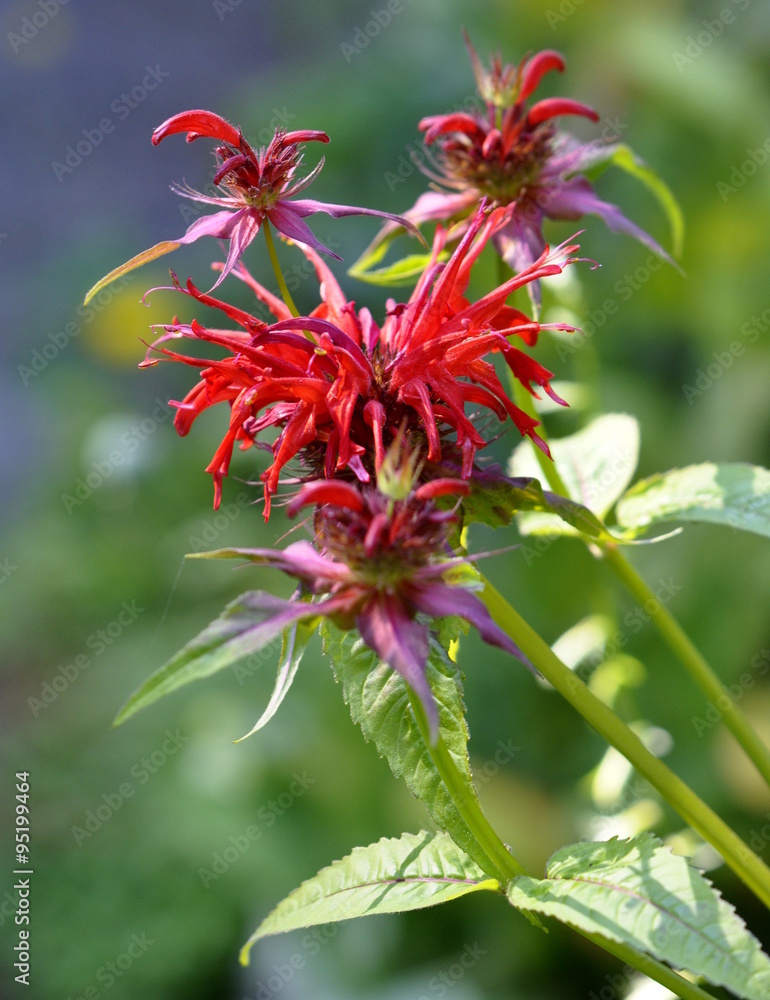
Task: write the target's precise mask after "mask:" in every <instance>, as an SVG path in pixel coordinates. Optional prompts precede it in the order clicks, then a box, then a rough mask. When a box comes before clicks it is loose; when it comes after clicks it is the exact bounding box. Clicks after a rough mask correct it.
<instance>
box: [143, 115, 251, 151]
mask: <svg viewBox="0 0 770 1000" xmlns="http://www.w3.org/2000/svg"><path fill="white" fill-rule="evenodd" d="M177 132H187V133H188V135H187V141H188V142H192V140H193V139H198V138H200V136H205V137H207V138H209V139H221V140H222V142H226V143H229V145H231V146H239V145H240V143H241V131H240V129H237V128H235V127H234V126H233V125H231V124H230V123H229V122H227V121H225V119H224V118H220V116H219V115H215V114H214V112H213V111H202V110H200V109H198V110H195V111H181V112H180V113H179V114H178V115H172V117H171V118H167V119H166V121H164V122H163V124H162V125H159V126H158V127H157V128H156V129H155V131H154V132H153V133H152V144H153V146H157V145H158V143H159V142H161V141H162V140H163V139H165V138H166V136H167V135H175V134H176V133H177Z"/></svg>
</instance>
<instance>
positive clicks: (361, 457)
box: [144, 207, 577, 517]
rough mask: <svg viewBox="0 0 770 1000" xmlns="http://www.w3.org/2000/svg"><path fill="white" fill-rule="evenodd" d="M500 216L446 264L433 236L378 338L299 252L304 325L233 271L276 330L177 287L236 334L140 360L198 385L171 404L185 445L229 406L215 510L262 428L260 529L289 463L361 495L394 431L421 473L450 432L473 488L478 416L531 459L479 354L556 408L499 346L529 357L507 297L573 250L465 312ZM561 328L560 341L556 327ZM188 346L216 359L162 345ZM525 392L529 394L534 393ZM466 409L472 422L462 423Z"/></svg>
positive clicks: (480, 218) (530, 428)
mask: <svg viewBox="0 0 770 1000" xmlns="http://www.w3.org/2000/svg"><path fill="white" fill-rule="evenodd" d="M510 213H511V208H510V207H509V208H498V209H495V210H493V211H491V212H487V211H486V210H485V209H484V208H483V207H482V209H480V210H479V212H478V213H477V214H476V216H475V217H474V218H473V219H472V220H471V221H470V222H469V225H468V228H467V232H466V234H465V236H464V237H463V239H462V241H461V242H460V244H459V246H458V247H457V248H456V249H455V251H454V253H453V254H452V255H451V257H450V258H449V260H448V261H447V262H446V263H445V264H444V263H441V262H440V261H439V256H440V255H441V253H442V251H443V247H444V243H445V240H446V232H445V231H444V230H443V229H441V228H440V227H439V229H438V231H437V234H436V237H435V240H434V246H433V253H432V258H431V262H430V263H429V265H428V267H427V268H426V270H425V272H424V274H423V276H422V278H421V279H420V281H419V282H418V283H417V286H416V288H415V290H414V292H413V294H412V296H411V297H410V299H409V301H408V302H406V303H401V304H398V303H395V302H392V301H391V302H389V303H388V313H387V316H386V318H385V321H384V322H383V324H382V326H381V327H380V326H377V324H376V323H375V321H374V319H373V318H372V316H371V314H370V313H369V312H368V310H366V309H361V310H360V311H356V309H355V306H354V304H353V303H351V302H348V301H347V299H346V298H345V296H344V294H343V292H342V290H341V289H340V287H339V285H338V284H337V281H336V279H335V278H334V276H333V274H332V273H331V271H330V270H329V269H328V267H327V266H326V264H325V263H324V262H323V260H322V259H321V258H320V257H319V256H318V255H317V254H316V253H315V252H314V251H313V250H312V249H311V248H309V247H304V248H303V250H304V253H305V254H306V256H307V257H308V258H309V259H310V261H311V262H312V263H313V265H314V267H315V270H316V273H317V275H318V278H319V280H320V283H321V294H322V302H321V304H320V305H319V307H318V308H317V309H315V310H314V311H313V313H312V314H311V315H310V316H299V317H293V316H291V314H290V313H289V310H288V308H287V307H286V306H285V305H284V304H283V303H282V302H281V301H280V300H278V299H276V297H275V296H274V295H272V294H271V293H270V292H269V291H268V290H267V289H265V288H263V287H262V286H261V285H260V284H258V283H257V282H256V281H255V280H254V279H253V278H252V277H251V276H250V275H249V274H248V273H247V272H246V271H245V269H244V268H243V266H242V265H239V266H238V267H237V268H236V270H235V271H234V273H235V274H236V275H237V276H238V277H239V278H241V279H242V280H243V281H245V282H247V283H248V284H249V285H250V286H251V287H252V289H253V290H254V292H255V293H256V295H257V296H258V298H259V299H260V300H261V301H263V302H265V303H267V305H268V306H269V307H270V308H271V309H272V311H273V313H274V315H275V316H276V318H277V322H276V323H273V324H271V325H267V324H266V323H264V322H262V321H261V320H259V319H257V318H256V317H254V316H252V315H250V314H249V313H246V312H244V311H243V310H241V309H236V308H235V307H232V306H230V305H228V304H227V303H224V302H220V301H218V300H217V299H215V298H213V297H211V296H210V295H208V294H205V293H202V292H200V291H198V289H196V288H195V286H194V285H193V284H192V282H188V284H187V288H186V289H184V290H183V289H181V288H180V286H179V285H177V286H176V287H177V288H178V289H179V290H180V291H182V290H183V291H185V292H186V293H187V294H189V295H190V296H192V297H193V298H195V299H196V300H197V301H199V302H201V303H203V304H206V305H210V306H215V307H218V308H219V309H221V310H222V311H223V312H224V313H225V314H226V315H227V317H228V318H229V319H231V320H232V321H234V322H235V323H236V324H237V325H238V326H239V327H240V329H239V330H220V329H209V328H206V327H203V326H201V325H200V324H199V323H197V322H195V321H193V323H192V324H190V325H187V324H171V325H169V326H167V327H165V333H164V334H163V336H161V337H160V338H159V340H157V341H156V343H155V345H154V347H153V349H151V351H150V353H149V355H148V359H147V361H145V362H144V364H145V365H152V364H155V363H156V361H157V353H160V354H162V355H165V356H166V357H168V358H170V359H171V360H174V361H180V362H183V363H184V364H187V365H191V366H193V367H196V368H199V369H200V372H201V380H200V382H199V383H198V384H197V385H196V386H195V387H194V388H193V389H192V390H191V391H190V392H189V393H188V394H187V396H186V397H185V399H184V400H183V401H181V402H178V403H175V404H174V405H175V406H177V407H178V412H177V415H176V418H175V426H176V428H177V430H178V431H179V433H180V434H186V433H187V432H188V431H189V429H190V427H191V426H192V423H193V421H194V420H195V419H196V417H197V416H198V415H199V414H200V413H201V412H203V410H205V409H207V408H208V407H210V406H213V405H214V404H216V403H220V402H227V403H228V404H229V406H230V422H229V428H228V431H227V434H226V435H225V437H224V439H223V441H222V444H221V445H220V447H219V448H218V449H217V452H216V454H215V455H214V457H213V459H212V461H211V462H210V463H209V465H208V467H207V471H208V472H210V473H211V474H212V475H213V477H214V483H215V506H217V505H218V504H219V498H220V494H221V483H222V478H223V476H225V475H226V474H227V472H228V468H229V464H230V460H231V457H232V452H233V448H234V446H235V444H236V442H240V443H241V445H242V447H248V446H249V445H251V444H255V443H257V439H258V438H259V435H260V434H261V433H262V432H263V431H265V430H267V429H268V428H277V429H278V431H279V433H278V436H277V438H276V439H275V441H274V443H273V444H272V446H271V450H272V454H273V461H272V464H271V465H270V466H269V468H268V469H267V470H266V471H265V472H264V473H263V474H262V479H263V481H264V484H265V487H264V489H265V501H266V508H265V516H266V517H267V516H268V515H269V510H270V498H271V496H272V495H273V494H274V493H275V492H276V491H277V488H278V483H279V478H280V475H281V470H282V469H283V468H284V466H286V464H287V463H288V462H290V461H291V460H292V459H294V458H295V457H297V456H299V457H300V458H302V459H303V460H304V463H305V465H306V466H309V467H310V471H311V473H312V474H314V475H316V476H318V475H321V476H326V477H327V478H331V477H332V476H335V475H337V474H339V473H341V472H343V470H347V474H348V475H350V474H352V475H353V476H355V477H356V478H357V479H358V480H359V481H361V482H364V483H366V482H369V481H370V479H371V477H372V475H373V473H375V472H376V471H377V470H378V469H379V468H380V467H381V465H382V461H383V458H384V455H385V452H386V450H387V448H388V447H389V446H390V444H391V442H392V441H393V440H395V438H396V437H397V436H398V434H399V432H400V430H401V429H402V428H405V431H406V434H407V436H408V438H409V439H410V440H411V441H412V442H413V443H415V445H419V444H420V442H424V443H425V444H426V445H427V447H426V448H425V451H426V452H427V458H428V460H429V461H431V462H437V461H439V460H440V459H441V451H442V438H444V437H445V436H446V435H447V434H451V433H453V434H454V435H455V436H456V441H457V446H458V447H459V449H460V452H461V455H462V459H461V474H462V476H463V477H464V478H467V477H469V476H470V475H471V472H472V469H473V462H474V456H475V454H476V451H477V450H478V449H480V448H483V447H484V446H485V444H486V443H487V442H486V441H485V439H484V438H483V437H482V436H481V434H480V433H479V431H478V430H477V428H476V426H475V425H474V421H473V415H474V412H475V410H477V409H478V408H479V407H483V408H486V409H488V410H491V411H492V413H493V414H494V415H495V416H496V417H497V418H498V419H500V420H505V419H506V417H510V418H511V419H512V420H513V422H514V423H515V425H516V427H517V428H518V429H519V431H520V432H521V433H522V434H525V435H528V436H529V437H531V438H532V439H533V440H534V441H535V442H536V443H537V444H539V445H540V446H541V447H542V448H543V450H545V451H546V452H547V447H546V446H545V444H544V443H543V442H542V441H541V440H540V438H539V437H538V435H537V433H536V431H535V428H536V426H537V421H536V420H534V419H533V418H531V417H529V416H528V415H527V414H526V413H524V412H523V411H522V410H521V409H519V408H518V407H517V406H516V405H515V404H514V403H513V401H512V400H511V399H510V397H509V396H508V393H507V392H506V389H505V388H504V386H503V384H502V382H501V381H500V378H499V376H498V375H497V373H496V371H495V368H494V365H493V364H492V363H491V361H489V360H486V358H487V356H488V355H493V354H495V353H497V354H500V355H502V357H503V359H504V361H505V363H506V364H507V366H508V368H509V369H510V371H511V373H512V374H513V376H514V377H515V378H516V379H518V380H519V381H520V382H521V383H522V384H523V385H524V386H525V387H526V388H527V389H528V390H529V391H530V392H532V393H533V394H534V395H536V394H537V392H536V389H543V390H545V391H546V392H547V393H549V395H551V396H552V397H553V398H554V399H555V400H556V401H557V402H563V400H560V399H559V398H558V397H557V396H556V395H555V394H554V392H553V390H552V389H551V387H550V379H551V372H549V371H548V370H547V369H545V368H543V367H542V366H541V365H539V364H538V363H537V362H536V361H534V360H533V359H532V358H530V357H529V356H528V355H527V354H526V353H525V352H524V351H522V350H521V349H520V348H518V347H515V346H514V345H513V344H512V343H511V339H518V340H520V341H522V342H523V343H524V344H526V345H530V346H532V345H534V344H535V343H536V341H537V336H538V333H539V331H540V330H541V329H546V328H548V325H546V324H541V323H538V322H536V321H534V320H532V319H530V318H529V317H528V316H526V315H525V314H524V313H522V312H519V311H518V310H516V309H513V308H512V307H510V306H508V305H506V299H507V298H508V296H509V295H510V294H511V293H512V292H514V291H515V290H516V289H517V288H520V287H523V286H526V285H527V284H528V283H530V282H532V281H536V280H538V279H540V278H543V277H546V276H548V275H552V274H559V273H561V271H562V269H563V268H564V266H565V265H567V264H569V263H572V262H573V261H574V260H576V259H577V258H574V257H571V256H570V254H571V253H572V252H573V251H574V250H576V249H577V246H575V245H563V246H560V247H557V248H556V249H555V250H553V251H550V250H548V248H546V250H545V252H544V253H543V254H542V255H541V257H540V258H539V259H538V260H537V261H536V262H535V263H534V264H533V265H532V266H531V267H529V268H527V269H526V270H525V271H523V272H522V273H521V274H518V275H516V276H514V277H512V278H510V279H509V280H508V281H506V282H504V283H503V284H502V285H500V286H499V287H498V288H496V289H494V290H493V291H491V292H489V293H488V294H487V295H485V296H484V297H483V298H481V299H479V300H478V301H477V302H474V303H470V302H469V301H468V300H467V299H466V298H465V294H464V293H465V290H466V288H467V285H468V281H469V277H470V272H471V268H472V266H473V263H474V262H475V260H476V259H477V257H478V256H479V254H480V253H481V251H482V249H483V248H484V245H485V244H486V242H487V241H488V240H489V239H490V238H492V237H493V236H494V234H495V233H496V232H497V231H498V230H499V229H500V228H501V227H503V226H506V225H507V224H508V222H509V219H510ZM557 326H558V328H559V329H563V330H572V329H573V328H572V327H570V326H567V325H566V324H557ZM185 338H188V339H193V340H197V341H203V342H207V343H210V344H216V345H219V346H221V347H224V348H225V349H226V350H227V351H228V352H229V355H228V356H227V357H225V358H223V359H221V360H209V359H206V358H199V357H190V356H188V355H185V354H182V353H179V352H177V351H174V350H172V349H171V348H170V347H167V346H165V344H166V343H167V342H168V341H173V340H178V339H185ZM535 387H536V388H535ZM468 407H473V408H474V409H473V410H472V411H471V412H470V413H469V412H467V410H468Z"/></svg>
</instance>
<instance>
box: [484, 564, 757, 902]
mask: <svg viewBox="0 0 770 1000" xmlns="http://www.w3.org/2000/svg"><path fill="white" fill-rule="evenodd" d="M481 579H482V580H483V581H484V589H483V591H482V592H481V593H480V595H479V596H480V597H481V599H482V600H483V601H484V603H485V604H486V606H487V608H488V609H489V613H490V614H491V615H492V617H493V619H494V620H495V621H496V622H497V624H498V625H499V626H500V628H502V629H503V630H504V631H505V632H506V633H507V634H508V635H509V636H510V637H511V639H512V640H513V641H514V642H515V643H516V644H517V646H518V647H519V648H520V649H521V650H522V652H523V653H524V655H525V656H527V657H528V658H529V660H530V661H531V663H532V664H533V666H535V667H537V669H538V670H539V671H540V672H541V673H542V675H543V676H544V677H545V678H546V680H548V681H549V682H550V683H551V684H552V685H553V686H554V687H555V688H556V690H557V691H558V692H559V693H560V694H561V695H562V697H563V698H565V699H566V700H567V701H568V702H569V703H570V705H572V707H573V708H575V709H576V710H577V711H578V712H579V713H580V715H582V716H583V718H584V719H585V720H586V722H588V724H589V725H590V726H592V727H593V728H594V729H595V730H596V732H598V733H599V735H600V736H602V737H604V739H605V740H607V742H608V743H609V744H610V745H611V746H613V747H615V749H616V750H618V751H619V752H620V753H621V754H623V756H624V757H625V758H626V760H627V761H629V763H631V764H632V765H633V766H634V767H635V768H636V770H637V771H638V772H639V774H641V775H642V776H643V777H644V778H646V779H647V781H649V782H650V784H651V785H652V786H653V787H654V788H656V789H657V790H658V792H660V794H661V795H662V796H663V798H664V799H665V800H666V801H667V802H668V803H669V805H670V806H671V807H672V808H673V809H674V810H676V812H678V813H679V815H680V816H681V817H682V819H684V820H685V821H686V822H687V823H689V824H690V826H692V828H693V829H694V830H695V831H696V832H697V833H699V834H700V835H701V836H702V837H703V838H704V840H707V841H708V842H709V843H710V844H711V845H712V847H714V848H715V849H716V850H717V851H718V852H719V854H720V855H721V856H722V858H723V859H724V861H725V863H726V864H727V865H729V867H730V868H732V870H733V871H734V872H735V873H736V875H738V877H739V878H740V879H741V880H742V881H743V882H744V883H745V884H746V885H747V886H748V888H749V889H751V891H752V892H753V893H754V894H755V895H756V896H757V898H758V899H760V900H762V902H763V903H764V904H765V905H766V906H770V869H769V868H768V867H767V866H766V865H765V863H764V862H763V861H761V860H760V858H758V857H757V855H756V854H755V853H754V852H753V851H752V850H751V849H750V848H749V847H748V846H747V845H746V844H745V843H744V842H743V841H742V840H741V838H740V837H738V836H737V834H735V833H734V832H733V831H732V829H731V828H730V827H729V826H728V825H727V824H726V823H725V822H724V821H723V820H722V819H720V818H719V816H717V814H716V813H715V812H714V811H713V810H712V809H710V808H709V807H708V806H707V805H706V803H705V802H703V801H702V799H700V798H699V797H698V796H697V795H696V794H695V792H693V791H692V789H691V788H689V786H688V785H686V784H685V783H684V782H683V781H682V780H681V778H678V777H677V776H676V775H675V774H674V772H673V771H671V770H670V769H669V768H668V767H667V766H666V765H665V764H664V763H663V762H662V761H661V760H659V759H658V758H657V757H655V756H654V755H653V754H651V753H650V751H649V750H648V749H647V748H646V747H645V745H644V744H643V743H642V741H641V740H640V739H639V737H638V736H637V735H636V734H635V733H634V732H633V731H632V730H631V729H629V727H628V726H627V725H626V724H625V723H624V722H623V721H622V720H621V719H620V718H618V716H617V715H616V714H615V713H614V712H613V711H612V709H611V708H609V707H608V706H607V705H605V703H604V702H603V701H600V699H599V698H597V697H596V695H594V694H593V693H592V692H591V690H590V689H589V688H588V687H587V686H586V684H584V683H583V681H582V680H581V679H580V678H579V677H578V676H577V675H576V674H575V673H574V672H573V671H572V670H570V669H569V667H567V666H566V665H565V664H564V663H562V661H561V660H560V659H559V658H558V656H556V654H555V653H554V652H553V650H552V649H551V648H550V646H548V644H547V643H546V642H544V640H543V639H541V637H540V636H539V635H538V634H537V632H535V630H534V629H533V628H532V627H531V626H530V625H528V624H527V622H526V621H524V619H523V618H522V617H521V616H520V615H519V614H518V613H517V612H516V610H515V609H514V608H513V607H512V606H511V605H510V604H509V603H508V601H506V600H505V598H504V597H503V596H502V595H501V594H500V593H499V592H498V591H497V590H496V589H495V588H494V587H493V586H492V584H491V583H489V581H488V580H486V579H485V578H484V577H483V576H482V578H481Z"/></svg>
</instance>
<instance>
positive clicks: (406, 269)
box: [348, 251, 449, 288]
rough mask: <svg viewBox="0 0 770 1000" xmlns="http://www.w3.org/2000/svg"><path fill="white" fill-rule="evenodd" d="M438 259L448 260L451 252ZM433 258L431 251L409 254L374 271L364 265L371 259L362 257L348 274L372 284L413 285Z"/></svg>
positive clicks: (441, 254)
mask: <svg viewBox="0 0 770 1000" xmlns="http://www.w3.org/2000/svg"><path fill="white" fill-rule="evenodd" d="M436 259H437V260H440V261H444V260H448V259H449V254H448V253H447V252H446V251H442V252H441V253H440V254H439V255H438V257H437V258H436ZM432 260H433V257H432V255H431V254H429V253H420V254H409V255H408V256H407V257H402V258H401V260H397V261H394V262H393V263H392V264H389V265H388V266H387V267H381V268H378V269H376V270H374V271H372V270H368V269H365V267H364V265H367V264H370V263H371V261H367V260H366V259H365V258H363V257H362V258H361V261H359V262H357V263H356V264H354V265H353V267H351V268H350V270H349V271H348V274H349V275H350V276H351V278H358V280H359V281H367V282H368V283H369V284H370V285H387V286H391V287H394V288H395V287H399V286H402V285H413V284H414V283H415V279H416V278H419V276H420V275H421V274H422V273H423V271H424V270H425V268H426V267H427V266H428V264H429V263H431V261H432Z"/></svg>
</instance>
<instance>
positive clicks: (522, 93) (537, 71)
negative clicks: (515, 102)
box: [519, 49, 565, 101]
mask: <svg viewBox="0 0 770 1000" xmlns="http://www.w3.org/2000/svg"><path fill="white" fill-rule="evenodd" d="M564 66H565V63H564V56H562V55H561V53H560V52H556V51H555V50H554V49H544V50H543V51H542V52H538V53H537V55H535V56H532V58H531V59H530V60H528V62H527V63H526V65H525V66H524V73H523V75H522V78H521V89H520V90H519V100H520V101H526V99H527V98H528V97H529V96H530V94H533V93H534V92H535V91H536V90H537V88H538V87H539V86H540V81H541V80H542V79H543V77H544V76H545V74H546V73H549V72H550V71H551V70H552V69H558V71H559V72H560V73H563V72H564Z"/></svg>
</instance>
